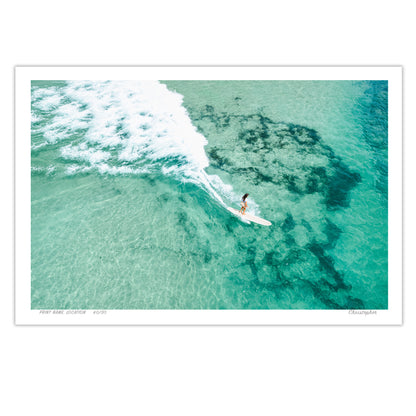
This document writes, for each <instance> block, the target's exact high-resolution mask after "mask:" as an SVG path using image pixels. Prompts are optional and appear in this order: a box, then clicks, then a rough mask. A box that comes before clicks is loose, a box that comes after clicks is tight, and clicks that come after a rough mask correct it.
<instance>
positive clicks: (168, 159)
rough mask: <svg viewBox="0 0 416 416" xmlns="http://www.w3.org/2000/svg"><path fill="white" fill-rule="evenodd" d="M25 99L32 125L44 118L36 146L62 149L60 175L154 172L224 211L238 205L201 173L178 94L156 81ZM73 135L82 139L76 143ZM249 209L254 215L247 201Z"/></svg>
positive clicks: (199, 147)
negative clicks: (203, 194) (189, 185)
mask: <svg viewBox="0 0 416 416" xmlns="http://www.w3.org/2000/svg"><path fill="white" fill-rule="evenodd" d="M32 97H33V98H34V99H35V101H34V103H32V104H33V105H32V111H33V114H32V119H33V120H34V121H36V122H39V121H42V119H43V118H44V117H45V111H47V115H48V117H49V119H48V121H47V123H46V124H44V125H42V127H39V128H38V129H37V132H39V131H40V132H41V133H42V134H43V137H44V139H45V141H44V142H43V143H37V144H36V148H41V149H44V148H45V147H47V146H48V145H50V144H54V145H56V144H58V145H59V144H61V145H60V146H59V151H60V156H61V157H62V158H63V159H65V160H68V161H70V162H72V163H73V164H72V165H71V166H69V167H68V165H66V167H65V169H66V170H65V172H66V173H67V174H71V175H72V174H76V173H78V172H87V171H91V170H95V171H97V172H99V173H108V174H124V175H128V174H140V173H143V172H151V171H153V172H155V171H159V172H162V173H163V174H164V175H168V176H174V177H175V178H177V179H178V180H180V181H184V182H193V183H196V184H197V185H198V186H200V187H201V188H203V189H204V190H206V191H207V192H208V193H209V194H210V195H211V196H212V197H213V198H215V200H217V201H218V202H219V203H220V204H221V205H222V206H224V207H226V206H227V204H226V202H224V199H226V200H228V201H229V202H232V203H238V201H239V200H240V197H239V196H237V195H236V194H235V192H234V191H233V189H232V186H231V185H227V184H224V183H223V182H222V180H221V179H220V178H219V177H218V176H216V175H208V174H207V173H206V172H205V169H206V168H207V167H208V166H209V159H208V157H207V155H206V153H205V149H204V147H205V145H206V144H207V140H206V138H205V137H204V136H203V135H202V134H200V133H199V132H198V131H197V129H196V127H195V126H194V125H193V124H192V122H191V119H190V117H189V115H188V112H187V110H186V109H185V107H184V106H183V96H182V95H180V94H178V93H176V92H172V91H169V90H168V88H167V87H166V85H164V84H161V83H160V82H158V81H98V82H91V81H73V82H68V83H67V85H66V86H64V87H61V88H56V87H52V88H39V89H35V90H34V91H33V92H32ZM51 116H52V118H51ZM74 135H77V137H81V139H79V140H78V142H77V143H76V144H75V143H73V141H72V140H71V138H72V137H74ZM68 141H69V143H68ZM250 208H251V210H253V211H254V212H258V206H257V205H256V204H255V203H254V201H251V205H250Z"/></svg>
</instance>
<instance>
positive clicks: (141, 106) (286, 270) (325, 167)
mask: <svg viewBox="0 0 416 416" xmlns="http://www.w3.org/2000/svg"><path fill="white" fill-rule="evenodd" d="M387 97H388V85H387V82H383V81H292V82H288V81H215V82H214V81H166V82H165V81H160V82H159V81H154V82H151V81H143V82H139V81H107V82H104V81H102V82H97V81H76V82H70V81H67V82H66V81H65V82H64V81H62V82H56V81H55V82H48V81H33V82H32V234H31V238H32V308H33V309H43V308H47V309H62V308H81V309H342V308H347V309H351V308H360V309H361V308H365V309H385V308H387V307H388V293H387V282H388V279H387V278H388V276H387V199H388V198H387V195H388V193H387V191H388V190H387V177H388V176H387V174H388V169H387V101H388V100H387ZM246 192H247V193H249V198H248V205H249V207H248V211H249V212H252V213H254V214H255V215H258V216H261V217H263V218H266V219H268V220H270V221H271V222H272V226H271V227H265V226H261V225H257V224H254V223H251V224H250V223H247V222H243V221H241V220H239V219H238V218H237V217H235V216H233V215H231V214H230V213H229V212H228V211H227V209H226V207H227V206H233V207H236V208H238V207H239V200H240V198H241V195H243V194H244V193H246Z"/></svg>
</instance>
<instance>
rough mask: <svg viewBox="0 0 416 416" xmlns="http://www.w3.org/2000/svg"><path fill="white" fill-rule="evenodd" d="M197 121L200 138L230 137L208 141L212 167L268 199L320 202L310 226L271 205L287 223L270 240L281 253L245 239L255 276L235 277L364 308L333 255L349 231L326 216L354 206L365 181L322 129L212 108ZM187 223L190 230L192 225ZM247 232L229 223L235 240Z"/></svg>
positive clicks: (333, 304)
mask: <svg viewBox="0 0 416 416" xmlns="http://www.w3.org/2000/svg"><path fill="white" fill-rule="evenodd" d="M237 98H238V97H236V98H235V101H236V102H238V101H239V100H238V99H237ZM192 119H193V121H194V122H195V124H196V125H197V126H198V128H199V129H200V131H205V132H208V131H209V132H215V134H216V135H218V137H221V136H225V137H227V138H229V139H227V140H225V141H223V142H222V141H221V140H210V138H209V136H207V135H206V137H207V138H208V142H209V143H210V144H208V145H207V147H206V152H207V154H208V157H209V158H210V165H211V166H212V167H214V168H216V169H221V170H223V171H224V172H226V173H228V174H230V175H233V176H236V177H240V178H244V183H245V186H246V187H247V188H248V189H250V188H255V187H262V188H263V189H262V192H275V193H276V195H279V194H280V193H284V195H285V198H288V200H289V201H291V203H293V204H297V203H302V200H303V198H307V197H311V196H313V198H312V199H311V201H312V202H311V203H314V204H317V207H316V208H317V214H318V212H319V215H317V218H316V220H314V218H313V217H312V218H311V217H310V214H308V220H306V219H305V218H302V217H301V216H300V218H299V217H296V218H294V215H295V214H294V213H292V212H286V214H284V213H282V211H281V209H279V207H276V208H275V207H270V206H269V207H268V212H269V214H270V215H271V216H272V217H273V215H276V216H278V217H279V218H281V219H279V222H277V223H276V224H275V226H274V227H271V228H270V229H269V230H267V231H268V232H269V234H268V240H269V241H275V242H276V248H275V249H270V248H267V249H265V250H264V251H263V250H262V244H260V243H258V242H257V238H258V236H257V235H256V234H252V235H251V236H250V235H248V236H244V237H243V238H242V239H240V240H239V241H238V243H237V249H238V251H239V255H240V259H241V260H240V261H241V263H240V266H241V267H242V268H243V269H242V270H247V266H248V268H249V270H250V272H251V276H250V277H248V276H246V277H245V278H237V277H235V276H234V274H232V276H234V277H233V279H239V282H240V283H239V284H241V285H243V284H248V285H250V286H252V287H253V288H254V289H255V290H256V291H262V290H266V291H270V292H271V293H272V294H273V295H274V296H276V298H277V299H280V298H281V297H282V295H283V293H284V292H285V291H286V290H291V291H292V292H291V293H292V294H293V293H299V294H301V293H305V291H306V293H309V294H310V295H312V296H313V297H314V298H315V299H316V300H317V307H324V308H329V309H342V308H350V309H351V308H360V307H364V304H363V302H362V301H361V300H360V299H356V298H354V297H351V296H350V295H349V293H350V291H351V285H350V284H348V283H347V282H346V280H345V278H344V275H343V273H342V272H340V271H338V270H337V269H336V267H335V259H334V258H333V257H331V254H330V253H329V251H330V250H332V249H334V248H335V246H336V243H337V241H338V240H339V238H340V236H341V234H342V230H341V229H340V228H339V227H338V226H337V225H336V224H335V223H334V222H333V221H331V220H330V219H329V218H328V217H324V218H323V219H322V217H321V213H322V212H325V210H327V211H337V210H342V209H345V208H347V207H348V206H349V203H350V194H351V190H352V189H353V188H354V187H356V186H357V185H358V184H359V183H360V181H361V177H360V175H359V174H358V173H357V172H354V171H353V170H352V169H350V168H349V167H348V166H347V164H346V163H345V162H344V161H343V160H342V159H341V158H340V157H339V156H338V155H336V154H335V152H334V151H333V150H332V148H331V147H330V146H328V145H327V144H325V143H324V142H323V140H322V139H321V137H320V135H319V133H318V132H317V131H316V130H314V129H311V128H309V127H306V126H301V125H297V124H294V123H285V122H282V121H275V120H272V119H271V118H270V117H267V116H266V115H265V114H263V112H262V111H259V112H258V113H255V114H249V115H239V114H235V113H232V114H229V113H225V112H217V111H216V110H215V108H214V107H213V106H210V105H207V106H204V107H202V108H200V110H199V112H198V111H195V110H194V112H193V114H192ZM236 132H237V133H236ZM205 134H206V133H205ZM213 143H214V144H213ZM319 205H322V206H321V207H320V206H319ZM294 212H296V211H294ZM282 215H283V218H282ZM297 215H298V214H297ZM181 223H182V226H184V227H189V226H187V225H186V220H185V219H182V220H181ZM240 227H241V224H240V225H239V224H238V223H237V222H236V221H235V220H229V221H224V230H225V231H226V232H228V233H239V232H240ZM190 231H191V230H188V232H190ZM247 231H248V230H247ZM263 232H266V230H263ZM323 237H324V238H323ZM325 237H326V241H325ZM209 258H210V257H209V256H208V257H207V259H209ZM230 276H231V275H230ZM244 282H245V283H244ZM253 285H254V286H253ZM290 296H292V295H290ZM318 305H321V306H318Z"/></svg>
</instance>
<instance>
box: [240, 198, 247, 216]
mask: <svg viewBox="0 0 416 416" xmlns="http://www.w3.org/2000/svg"><path fill="white" fill-rule="evenodd" d="M247 197H248V194H244V195H243V197H242V198H241V202H240V204H241V209H240V213H241V214H242V215H244V214H245V212H246V209H247V206H248V205H247Z"/></svg>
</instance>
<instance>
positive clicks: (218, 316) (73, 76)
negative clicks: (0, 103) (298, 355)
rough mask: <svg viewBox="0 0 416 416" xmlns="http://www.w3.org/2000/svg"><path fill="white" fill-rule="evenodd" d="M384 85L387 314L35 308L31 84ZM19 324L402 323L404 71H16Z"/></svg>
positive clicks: (147, 68)
mask: <svg viewBox="0 0 416 416" xmlns="http://www.w3.org/2000/svg"><path fill="white" fill-rule="evenodd" d="M88 79H91V80H100V79H101V80H387V81H388V97H389V103H388V105H389V106H388V111H389V122H388V134H389V136H388V137H389V139H388V143H389V145H388V146H389V148H388V172H389V179H388V184H389V185H388V186H389V188H388V191H389V203H388V214H389V217H388V241H389V252H388V309H387V310H363V311H360V310H86V311H72V310H70V311H66V310H64V311H54V310H50V311H40V310H31V309H30V306H31V265H30V261H31V259H30V252H31V247H30V242H31V239H30V228H31V227H30V218H31V216H30V206H31V198H30V195H31V193H30V184H31V180H30V178H31V171H30V164H31V156H30V142H31V130H30V128H31V122H30V119H31V116H30V114H31V109H30V103H31V97H30V94H31V80H88ZM15 323H16V324H17V325H62V324H65V325H320V324H325V325H338V324H343V325H398V324H401V323H402V68H401V67H399V66H388V67H360V66H353V67H351V66H350V67H281V66H280V67H273V66H265V67H258V66H246V67H238V66H224V67H222V66H204V67H201V66H197V67H192V66H186V67H180V66H157V67H152V66H141V67H101V66H97V67H95V66H94V67H82V66H78V67H76V66H68V67H54V66H49V67H39V66H37V67H34V66H19V67H15Z"/></svg>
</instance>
